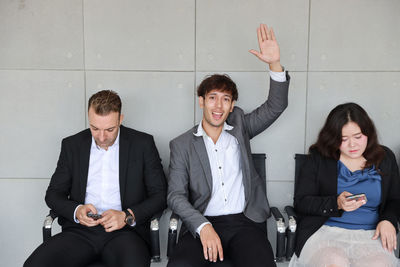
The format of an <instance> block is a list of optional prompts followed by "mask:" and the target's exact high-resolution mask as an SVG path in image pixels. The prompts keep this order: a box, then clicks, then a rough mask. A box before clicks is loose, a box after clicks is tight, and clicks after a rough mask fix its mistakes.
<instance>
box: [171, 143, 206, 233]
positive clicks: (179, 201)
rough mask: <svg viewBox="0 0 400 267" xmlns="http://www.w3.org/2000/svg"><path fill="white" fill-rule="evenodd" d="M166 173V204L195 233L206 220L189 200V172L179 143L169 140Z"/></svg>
mask: <svg viewBox="0 0 400 267" xmlns="http://www.w3.org/2000/svg"><path fill="white" fill-rule="evenodd" d="M170 151H171V155H170V164H169V175H168V196H167V201H168V206H169V207H170V208H171V209H172V211H173V212H175V213H176V214H178V215H179V217H180V218H181V219H182V221H183V223H184V224H185V226H186V227H187V228H188V230H189V231H190V232H191V233H192V234H193V235H195V234H196V230H197V228H198V227H199V226H200V225H201V224H202V223H205V222H208V220H207V219H206V218H205V217H204V216H203V214H202V213H201V212H200V211H198V210H197V209H195V208H194V207H193V205H192V204H191V203H190V202H189V172H188V168H187V164H186V163H185V162H186V160H185V157H184V156H183V154H182V151H183V150H182V149H181V148H180V147H179V143H178V142H175V141H174V140H173V141H171V142H170Z"/></svg>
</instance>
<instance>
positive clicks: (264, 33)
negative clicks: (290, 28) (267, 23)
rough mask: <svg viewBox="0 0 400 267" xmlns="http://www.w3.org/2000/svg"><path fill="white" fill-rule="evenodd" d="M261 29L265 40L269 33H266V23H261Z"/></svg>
mask: <svg viewBox="0 0 400 267" xmlns="http://www.w3.org/2000/svg"><path fill="white" fill-rule="evenodd" d="M260 31H261V37H262V40H263V41H265V40H267V33H266V31H265V27H264V24H261V25H260Z"/></svg>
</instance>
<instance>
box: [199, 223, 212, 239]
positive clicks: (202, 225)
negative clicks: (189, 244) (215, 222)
mask: <svg viewBox="0 0 400 267" xmlns="http://www.w3.org/2000/svg"><path fill="white" fill-rule="evenodd" d="M207 224H211V223H210V222H205V223H202V224H200V226H199V227H197V230H196V233H197V234H198V235H199V236H200V232H201V229H203V227H204V226H206V225H207Z"/></svg>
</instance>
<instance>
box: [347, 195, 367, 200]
mask: <svg viewBox="0 0 400 267" xmlns="http://www.w3.org/2000/svg"><path fill="white" fill-rule="evenodd" d="M346 199H347V200H355V201H359V200H365V202H367V196H366V195H365V193H360V194H355V195H351V196H347V197H346Z"/></svg>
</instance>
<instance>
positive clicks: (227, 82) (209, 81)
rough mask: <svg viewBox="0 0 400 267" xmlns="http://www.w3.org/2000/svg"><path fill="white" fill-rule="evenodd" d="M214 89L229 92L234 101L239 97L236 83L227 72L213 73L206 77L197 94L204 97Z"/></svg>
mask: <svg viewBox="0 0 400 267" xmlns="http://www.w3.org/2000/svg"><path fill="white" fill-rule="evenodd" d="M212 90H218V91H221V92H228V93H230V94H231V95H232V99H233V100H234V101H236V100H238V97H239V94H238V91H237V88H236V84H235V83H234V82H233V81H232V79H231V78H230V77H229V76H228V75H227V74H213V75H210V76H208V77H207V78H205V79H204V80H203V81H202V82H201V83H200V85H199V87H198V88H197V96H199V97H200V96H201V97H203V98H204V97H205V96H206V94H208V93H209V92H210V91H212Z"/></svg>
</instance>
